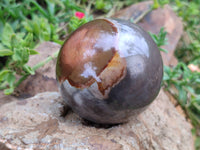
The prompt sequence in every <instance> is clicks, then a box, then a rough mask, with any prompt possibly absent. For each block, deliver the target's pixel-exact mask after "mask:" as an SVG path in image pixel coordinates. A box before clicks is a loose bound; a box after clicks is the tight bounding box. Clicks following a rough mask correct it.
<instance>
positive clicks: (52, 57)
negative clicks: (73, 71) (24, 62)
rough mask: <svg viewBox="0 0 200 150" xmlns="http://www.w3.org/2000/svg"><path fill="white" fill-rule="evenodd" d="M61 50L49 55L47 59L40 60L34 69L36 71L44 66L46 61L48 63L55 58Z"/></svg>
mask: <svg viewBox="0 0 200 150" xmlns="http://www.w3.org/2000/svg"><path fill="white" fill-rule="evenodd" d="M58 53H59V51H57V52H55V53H54V54H53V55H52V56H49V57H47V58H46V59H45V60H43V61H41V62H39V63H38V64H36V65H35V66H33V67H32V69H33V70H34V71H36V70H37V69H38V68H40V67H42V66H44V65H45V64H46V63H48V62H49V61H51V60H53V59H54V58H56V57H57V56H58Z"/></svg>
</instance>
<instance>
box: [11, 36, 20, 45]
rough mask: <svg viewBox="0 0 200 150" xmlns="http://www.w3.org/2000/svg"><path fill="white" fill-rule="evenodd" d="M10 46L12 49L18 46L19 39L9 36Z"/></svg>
mask: <svg viewBox="0 0 200 150" xmlns="http://www.w3.org/2000/svg"><path fill="white" fill-rule="evenodd" d="M10 44H11V46H12V48H14V47H18V45H20V42H19V39H17V37H16V35H15V34H13V35H12V36H11V42H10Z"/></svg>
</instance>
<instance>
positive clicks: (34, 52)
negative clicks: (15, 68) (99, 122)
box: [29, 49, 39, 55]
mask: <svg viewBox="0 0 200 150" xmlns="http://www.w3.org/2000/svg"><path fill="white" fill-rule="evenodd" d="M29 54H30V55H37V54H39V53H38V52H37V51H36V50H33V49H29Z"/></svg>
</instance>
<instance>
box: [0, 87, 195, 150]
mask: <svg viewBox="0 0 200 150" xmlns="http://www.w3.org/2000/svg"><path fill="white" fill-rule="evenodd" d="M61 102H62V99H61V98H60V95H59V94H58V93H57V92H47V93H41V94H38V95H36V96H35V97H32V98H29V99H26V100H21V101H13V102H10V103H7V104H4V105H3V106H1V109H0V129H1V130H0V143H4V144H0V145H1V146H6V147H7V148H11V149H20V148H21V149H25V148H27V149H69V150H71V149H80V150H82V149H91V150H128V149H130V150H193V149H194V148H193V138H192V135H191V131H190V130H191V126H190V124H189V123H187V121H186V120H185V118H184V117H183V116H181V115H180V114H179V113H178V112H177V111H176V109H175V107H174V106H173V105H172V103H171V102H170V101H169V98H168V97H167V96H166V95H165V93H164V92H163V90H161V92H160V94H159V95H158V97H157V99H156V100H155V101H154V102H153V103H152V104H151V105H150V106H149V107H148V108H147V109H146V110H145V111H144V112H142V113H140V114H138V115H137V116H132V117H131V118H130V121H129V122H128V123H125V124H122V125H118V126H114V127H111V128H109V129H103V128H95V127H89V126H86V125H83V124H82V121H81V119H80V118H79V117H78V116H76V115H75V114H74V113H69V114H67V116H66V117H65V118H63V117H60V111H61V109H62V108H63V107H62V104H61Z"/></svg>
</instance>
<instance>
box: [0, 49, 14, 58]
mask: <svg viewBox="0 0 200 150" xmlns="http://www.w3.org/2000/svg"><path fill="white" fill-rule="evenodd" d="M11 55H13V51H12V50H9V49H3V50H0V56H1V57H3V56H11Z"/></svg>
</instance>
